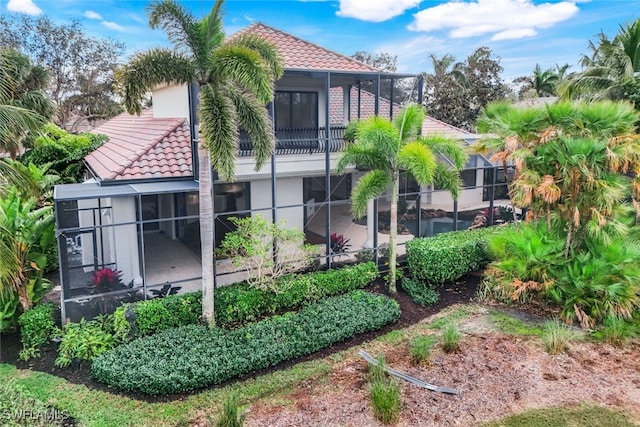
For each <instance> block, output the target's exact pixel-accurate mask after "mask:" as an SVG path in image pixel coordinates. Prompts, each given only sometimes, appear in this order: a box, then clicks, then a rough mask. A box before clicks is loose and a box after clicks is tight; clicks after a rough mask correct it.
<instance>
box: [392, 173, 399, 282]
mask: <svg viewBox="0 0 640 427" xmlns="http://www.w3.org/2000/svg"><path fill="white" fill-rule="evenodd" d="M399 183H400V172H399V171H398V170H395V171H393V178H392V181H391V210H390V212H389V216H390V221H389V292H391V293H392V294H395V293H396V292H398V289H397V287H396V241H397V240H398V193H399V192H400V189H399Z"/></svg>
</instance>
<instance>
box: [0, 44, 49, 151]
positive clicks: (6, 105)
mask: <svg viewBox="0 0 640 427" xmlns="http://www.w3.org/2000/svg"><path fill="white" fill-rule="evenodd" d="M0 77H2V78H1V79H0V80H2V83H0V119H2V120H0V149H2V150H4V151H6V152H8V153H9V155H10V156H11V158H12V159H15V158H16V156H17V153H18V149H19V148H20V145H21V144H23V145H24V144H25V143H26V142H28V141H29V140H30V138H32V137H33V135H34V133H35V131H37V130H38V129H39V128H40V127H41V126H42V125H43V124H44V123H45V122H46V121H48V120H50V119H51V118H52V117H53V114H54V112H55V107H54V104H53V101H51V99H49V98H48V97H47V96H46V95H45V94H44V89H45V88H46V87H47V84H48V82H49V74H48V72H47V71H46V70H45V69H44V68H42V67H39V66H34V65H32V64H31V62H30V61H29V58H27V57H26V56H25V55H23V54H21V53H20V52H18V51H16V50H12V49H4V50H0Z"/></svg>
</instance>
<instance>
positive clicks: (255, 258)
mask: <svg viewBox="0 0 640 427" xmlns="http://www.w3.org/2000/svg"><path fill="white" fill-rule="evenodd" d="M229 220H230V221H231V223H232V224H234V225H235V226H236V227H237V228H236V229H235V230H234V231H230V232H228V233H227V234H226V235H225V237H224V239H223V240H222V242H221V243H220V247H219V248H218V250H217V252H218V254H220V256H223V257H228V258H230V259H231V261H232V262H233V265H234V266H236V267H239V268H242V269H243V270H244V271H246V272H247V282H248V283H249V284H250V285H251V286H254V287H256V288H258V289H263V290H265V289H271V290H274V291H276V292H277V291H279V290H281V289H278V281H277V279H278V278H279V277H282V276H285V275H287V274H290V273H292V272H294V271H298V270H302V269H305V268H306V267H308V266H309V265H310V263H311V261H312V259H313V256H314V253H315V250H316V249H315V246H313V245H305V244H303V242H304V233H303V232H302V231H300V230H298V229H296V228H287V227H286V224H285V222H284V221H280V222H277V223H273V222H270V221H267V220H266V219H264V218H262V217H261V216H254V217H246V218H236V217H231V218H229Z"/></svg>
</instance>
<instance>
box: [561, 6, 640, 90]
mask: <svg viewBox="0 0 640 427" xmlns="http://www.w3.org/2000/svg"><path fill="white" fill-rule="evenodd" d="M589 50H590V51H591V52H590V54H585V55H583V56H582V61H581V62H582V67H583V71H582V72H581V73H577V74H576V75H575V76H574V77H573V78H571V79H569V80H568V81H567V84H566V85H564V87H563V88H562V89H561V94H562V97H563V98H565V99H587V100H598V99H610V100H620V99H627V100H634V97H636V98H637V97H638V96H639V95H640V92H639V91H638V89H640V87H639V86H638V73H640V19H637V20H636V21H635V22H633V23H631V24H628V25H625V26H620V29H619V31H618V34H616V36H615V37H614V38H613V39H611V38H609V36H607V35H606V34H604V33H600V34H599V35H598V36H597V39H596V41H589Z"/></svg>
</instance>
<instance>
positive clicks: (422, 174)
mask: <svg viewBox="0 0 640 427" xmlns="http://www.w3.org/2000/svg"><path fill="white" fill-rule="evenodd" d="M424 115H425V113H424V109H423V108H422V107H421V106H419V105H415V104H411V105H409V106H407V107H405V108H404V109H403V110H402V111H401V112H400V113H399V114H398V117H397V118H396V119H395V121H394V122H391V121H389V120H388V119H385V118H382V117H372V118H370V119H367V120H364V121H362V122H358V123H357V124H355V142H354V143H353V144H349V145H347V146H346V148H345V149H344V151H343V153H342V156H341V157H340V160H339V161H338V164H337V167H336V170H337V173H339V174H340V173H342V172H344V170H345V169H346V167H347V166H356V165H357V166H358V167H363V168H365V169H369V172H367V173H366V174H365V175H364V176H363V177H362V178H360V180H359V181H358V183H357V184H356V185H355V187H354V188H353V192H352V194H351V209H352V211H353V215H354V216H355V217H356V218H361V217H362V216H363V215H364V213H365V211H366V209H367V204H368V202H369V200H372V199H374V198H376V197H378V196H380V195H382V194H383V193H384V192H385V191H386V190H387V189H388V188H389V187H391V211H390V217H391V221H390V230H389V266H390V274H389V291H390V292H396V240H397V236H398V193H399V177H400V171H401V170H406V171H408V172H409V173H411V175H412V176H413V177H414V178H415V180H416V181H417V182H418V184H420V185H428V184H431V183H435V184H437V185H438V186H439V187H441V188H443V189H445V190H448V191H449V192H451V194H452V195H453V197H454V199H457V198H458V195H459V194H460V189H461V183H460V177H459V175H458V171H459V170H460V169H462V168H463V167H464V165H465V164H466V162H467V159H468V154H467V153H466V151H465V148H464V145H463V143H462V142H461V141H455V140H451V139H447V138H442V137H436V136H432V137H421V136H419V131H420V129H421V127H422V122H423V120H424ZM438 155H443V156H445V157H446V158H448V159H449V160H450V161H451V163H452V165H453V167H451V166H449V165H447V164H444V163H443V162H439V161H438V160H437V156H438Z"/></svg>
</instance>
